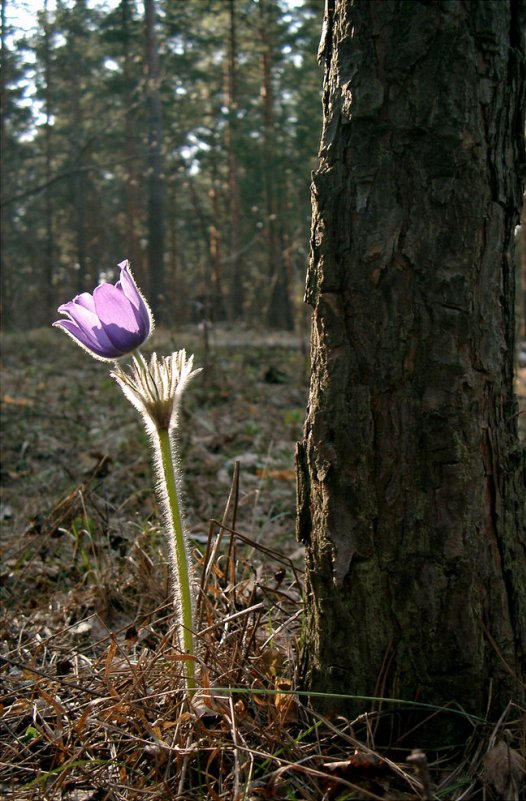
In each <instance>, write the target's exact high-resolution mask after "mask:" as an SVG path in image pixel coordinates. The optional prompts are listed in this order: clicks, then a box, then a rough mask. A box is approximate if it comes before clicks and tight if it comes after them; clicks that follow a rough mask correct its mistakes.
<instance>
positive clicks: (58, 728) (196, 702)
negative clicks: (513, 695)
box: [0, 329, 526, 801]
mask: <svg viewBox="0 0 526 801" xmlns="http://www.w3.org/2000/svg"><path fill="white" fill-rule="evenodd" d="M153 347H154V348H155V349H156V350H157V351H158V352H159V353H168V352H171V350H173V349H176V348H180V347H185V348H186V349H187V351H190V352H194V351H195V353H196V359H195V364H196V366H202V365H205V368H206V369H205V370H204V372H203V373H201V374H200V376H199V377H198V378H196V379H195V380H194V382H193V383H192V384H191V385H190V387H189V388H188V390H187V392H186V394H185V397H184V400H183V410H182V413H181V417H180V457H181V462H182V465H183V470H184V494H185V508H186V520H187V525H188V531H189V536H190V538H191V541H192V547H193V549H194V550H193V554H194V560H195V563H196V574H197V577H198V579H199V578H200V576H201V575H202V574H203V570H207V569H208V568H210V572H209V575H208V577H207V579H206V582H203V586H202V595H201V601H200V606H199V615H198V626H199V628H198V630H199V632H200V643H201V644H200V658H201V660H202V673H201V683H202V685H203V688H204V689H203V690H202V691H200V692H199V693H198V694H197V695H196V696H195V697H194V698H193V699H192V702H191V703H189V702H188V700H187V699H186V698H185V696H184V693H183V692H182V691H181V690H180V686H181V675H182V671H183V667H184V660H183V659H182V658H181V655H180V654H179V653H178V652H177V649H175V648H174V645H173V615H172V613H171V602H170V579H169V572H168V566H167V559H166V548H165V543H164V541H163V536H162V531H161V528H160V525H159V521H158V515H157V506H156V502H155V497H154V494H153V490H152V486H153V476H152V469H151V465H150V458H149V446H148V441H147V438H146V436H145V435H144V434H143V433H142V429H141V425H140V421H139V419H138V416H137V414H136V412H135V411H134V410H133V409H132V408H131V406H130V405H129V404H128V403H127V402H126V401H125V400H124V399H123V397H122V395H121V394H120V392H119V390H118V388H117V387H116V385H115V383H114V381H113V380H112V379H111V378H110V377H109V375H108V373H109V371H108V366H107V365H104V364H102V363H101V362H96V361H95V360H93V359H90V358H89V357H88V356H87V355H85V354H83V353H82V352H81V351H80V350H79V349H78V348H75V347H74V346H73V344H72V343H71V342H70V341H69V340H68V339H67V338H66V337H64V336H62V335H61V334H60V333H59V332H57V331H53V330H50V331H34V332H31V333H24V334H10V335H6V336H5V337H4V341H3V366H2V369H3V378H2V387H1V400H2V407H1V412H2V440H3V441H2V463H1V480H2V499H1V504H0V523H1V525H2V535H1V541H0V558H1V565H0V598H1V600H2V607H1V609H0V640H1V641H2V642H1V644H0V797H1V796H4V797H7V798H12V799H17V801H18V800H20V801H22V800H24V799H31V801H37V800H38V801H40V799H42V801H48V800H49V801H58V800H59V799H60V800H61V801H132V799H133V800H135V799H137V800H138V799H142V800H143V801H169V800H170V799H176V798H177V799H188V801H190V799H199V798H203V799H211V801H216V800H218V799H225V801H234V800H235V801H241V799H246V800H247V801H255V800H256V799H290V800H291V801H294V800H295V799H298V800H299V799H302V801H319V800H320V799H341V800H342V801H343V799H392V801H396V800H397V799H404V801H430V799H437V800H438V799H451V800H452V801H453V799H455V800H456V801H460V799H482V798H484V799H488V801H489V799H492V798H495V799H498V798H508V797H509V798H513V795H509V796H508V795H506V793H512V792H515V790H514V787H515V785H514V784H513V782H515V784H517V782H519V783H520V775H521V773H520V771H521V770H522V766H523V763H521V762H520V760H521V759H522V757H520V755H519V752H518V750H517V744H516V741H515V740H516V738H517V736H518V735H517V732H521V731H522V737H523V747H524V745H525V742H524V741H525V740H526V735H525V731H524V721H522V723H521V720H520V714H519V713H520V710H517V709H515V710H514V711H513V710H512V711H511V712H510V711H508V712H509V714H508V717H507V718H506V720H504V719H503V721H501V724H500V725H499V726H497V727H495V726H494V725H491V726H490V725H483V726H481V727H478V728H476V729H474V730H473V733H472V735H471V736H470V738H469V740H468V741H467V742H465V743H462V744H461V745H460V746H458V747H456V748H444V749H437V750H436V751H434V752H433V754H428V755H424V754H420V755H418V754H417V755H416V756H415V755H414V754H413V755H412V756H411V749H410V748H409V747H408V745H407V742H405V743H403V744H401V743H398V742H396V741H395V740H393V741H392V742H390V743H389V744H388V746H383V747H382V748H380V747H379V745H378V744H377V743H375V736H374V735H375V727H376V722H377V720H378V718H379V715H381V714H382V710H381V709H380V708H379V707H378V706H375V705H374V704H373V706H371V704H369V705H368V706H367V705H365V704H364V714H363V715H361V716H360V718H358V719H356V720H353V721H349V720H346V719H343V718H336V719H332V718H331V719H328V718H325V717H323V716H322V715H320V714H319V713H317V712H316V711H315V710H314V709H312V708H311V707H310V705H309V703H308V699H307V698H306V697H305V696H304V695H302V694H301V692H299V691H298V681H297V677H298V672H299V664H298V660H299V650H300V649H299V642H300V638H301V625H302V577H303V549H302V547H301V546H300V545H299V544H298V543H297V542H296V541H295V537H294V514H295V474H294V446H295V442H296V440H298V439H299V438H300V437H301V431H302V423H303V417H304V413H305V406H306V400H307V380H308V353H307V350H308V348H307V342H306V341H302V340H301V339H300V338H298V337H296V336H292V335H290V336H286V335H281V334H280V335H270V334H262V333H255V332H250V331H238V332H235V333H234V332H232V331H227V330H218V331H216V332H215V333H213V334H212V335H211V339H210V347H209V348H208V350H207V352H205V351H204V349H203V341H202V338H201V337H200V335H199V334H197V333H196V332H195V329H193V330H188V331H184V332H182V333H181V334H180V335H178V336H177V337H174V336H171V335H168V334H167V333H166V332H164V333H163V332H161V333H157V334H156V335H155V338H154V342H153ZM517 388H518V393H519V396H520V401H521V404H522V408H523V411H524V410H526V369H522V370H521V371H520V372H519V375H518V379H517ZM525 416H526V415H522V416H521V425H523V420H524V417H525ZM524 428H526V426H524V427H523V430H524ZM236 465H238V466H239V467H236ZM238 471H239V472H238ZM216 544H217V545H218V554H219V556H218V557H217V558H216V559H215V560H213V563H212V562H211V561H210V559H209V556H210V551H211V550H213V549H214V547H215V546H216ZM515 718H517V719H515ZM521 726H522V728H521ZM504 728H506V730H507V731H508V736H509V737H512V738H515V739H513V742H512V743H511V744H512V745H513V746H514V747H513V748H509V747H508V745H507V744H506V743H505V742H504V740H502V739H501V737H500V735H501V732H502V730H503V729H504ZM417 741H418V734H417V735H416V741H415V742H417ZM499 749H500V750H499ZM517 776H519V780H517V778H516V777H517ZM499 782H500V784H499ZM517 786H518V784H517ZM517 792H519V791H518V790H517ZM503 793H505V794H504V795H503ZM517 798H519V796H518V795H517Z"/></svg>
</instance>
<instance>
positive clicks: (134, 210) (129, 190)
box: [120, 0, 148, 286]
mask: <svg viewBox="0 0 526 801" xmlns="http://www.w3.org/2000/svg"><path fill="white" fill-rule="evenodd" d="M120 11H121V21H122V61H123V77H124V84H125V87H126V89H125V92H126V97H125V103H126V107H125V114H124V141H125V145H124V150H125V154H126V181H125V186H124V191H125V208H126V231H125V245H126V248H125V251H124V253H122V257H123V258H124V257H125V258H127V259H129V261H130V262H131V265H132V269H133V274H134V276H135V279H136V281H137V282H138V284H139V286H147V285H148V282H147V276H146V275H145V271H144V265H143V258H142V248H141V200H140V183H141V181H140V178H139V175H138V174H137V164H138V158H137V126H136V116H137V109H136V108H135V93H134V89H135V87H134V83H133V59H134V39H133V35H132V21H133V17H132V14H133V6H132V4H131V3H130V0H121V5H120Z"/></svg>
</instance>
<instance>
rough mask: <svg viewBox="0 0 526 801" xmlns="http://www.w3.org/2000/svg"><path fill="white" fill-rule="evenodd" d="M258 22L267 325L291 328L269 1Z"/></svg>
mask: <svg viewBox="0 0 526 801" xmlns="http://www.w3.org/2000/svg"><path fill="white" fill-rule="evenodd" d="M259 9H260V15H261V16H260V18H261V29H260V30H261V63H262V74H263V80H262V84H261V95H262V100H263V173H264V185H265V200H266V212H267V214H266V217H267V219H266V234H267V248H268V250H267V252H268V272H269V279H270V296H269V304H268V309H267V315H266V316H267V323H268V325H269V326H270V327H271V328H283V329H288V330H291V329H293V328H294V318H293V315H292V307H291V303H290V295H289V282H288V276H287V271H286V267H285V263H284V260H283V252H282V248H281V225H282V223H281V220H280V219H279V217H278V203H277V197H276V194H277V187H276V181H275V169H276V163H275V155H274V138H275V135H276V131H275V128H274V93H273V88H272V61H273V48H272V38H271V22H270V20H271V16H270V12H271V6H270V0H259Z"/></svg>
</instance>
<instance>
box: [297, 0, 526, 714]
mask: <svg viewBox="0 0 526 801" xmlns="http://www.w3.org/2000/svg"><path fill="white" fill-rule="evenodd" d="M523 10H524V6H523V5H522V4H520V5H519V4H518V3H517V2H514V1H513V0H486V1H485V2H469V0H458V2H454V3H452V2H434V3H419V2H407V0H383V1H378V0H373V1H372V2H370V1H369V0H355V2H354V3H353V2H351V0H327V8H326V20H325V25H324V31H325V33H324V38H323V41H322V46H321V49H320V55H321V57H322V58H323V60H324V63H325V82H324V98H323V109H324V129H323V133H322V141H321V149H320V156H321V162H320V166H319V169H318V170H317V172H316V174H315V175H314V179H313V186H312V205H313V223H312V240H311V245H312V250H311V263H310V268H309V273H308V278H307V290H306V299H307V301H308V302H309V303H310V304H311V305H312V307H313V310H314V315H313V326H312V378H311V388H310V398H309V410H308V417H307V420H306V424H305V432H304V440H303V441H302V442H301V443H299V445H298V450H297V466H298V534H299V537H300V539H301V540H303V541H304V542H305V544H306V548H307V574H306V593H307V622H306V626H305V632H306V641H305V682H306V686H307V687H308V688H309V689H311V690H313V691H314V690H317V691H324V692H329V693H348V694H352V695H362V696H374V695H382V696H389V697H391V698H393V697H395V698H401V699H407V700H409V701H411V700H415V699H418V700H419V701H421V702H425V703H432V704H440V705H443V704H446V703H448V702H452V701H453V702H457V703H459V704H461V705H462V707H463V708H464V709H466V710H468V711H471V712H472V713H476V714H479V715H484V714H485V712H486V709H487V706H488V703H490V702H491V713H493V714H496V715H498V714H500V712H502V710H503V708H504V707H505V706H506V704H507V703H508V701H509V700H510V699H514V700H515V701H519V702H521V701H522V702H523V701H524V685H523V684H521V677H524V667H525V655H526V531H525V526H526V519H525V503H526V490H525V486H524V467H525V460H524V452H523V451H522V449H521V447H520V445H519V441H518V437H517V408H516V399H515V397H514V392H513V360H514V320H513V309H514V271H513V258H512V252H511V251H512V246H513V233H514V227H515V225H516V224H517V221H518V218H519V208H520V204H521V202H522V187H521V181H520V180H519V177H518V176H519V175H520V171H519V170H518V169H517V168H518V165H519V164H521V163H524V151H523V131H522V120H523V110H524V94H523V93H524V86H525V84H524V71H523V70H524V55H525V54H524V38H523V36H522V33H523V31H524V28H523V27H522V28H521V23H522V22H523V20H522V19H519V11H523ZM521 59H522V60H521ZM328 706H332V707H336V708H339V709H340V711H347V712H352V713H354V712H356V711H361V710H363V707H364V703H360V702H359V701H357V700H355V701H349V702H348V703H347V704H343V703H342V702H341V701H336V700H335V701H334V702H333V703H332V705H331V704H328Z"/></svg>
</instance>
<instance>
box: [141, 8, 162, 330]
mask: <svg viewBox="0 0 526 801" xmlns="http://www.w3.org/2000/svg"><path fill="white" fill-rule="evenodd" d="M155 15H156V11H155V0H145V2H144V20H145V29H146V60H145V72H146V110H147V126H148V153H147V192H148V226H147V227H148V273H149V278H150V292H149V299H150V303H151V305H152V311H153V313H154V316H155V317H156V319H157V321H158V322H161V321H163V318H164V317H165V310H164V300H165V297H164V293H165V286H164V282H165V276H164V176H163V152H162V144H163V143H162V111H161V95H160V87H159V82H160V73H159V53H158V45H157V36H156V32H155Z"/></svg>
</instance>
